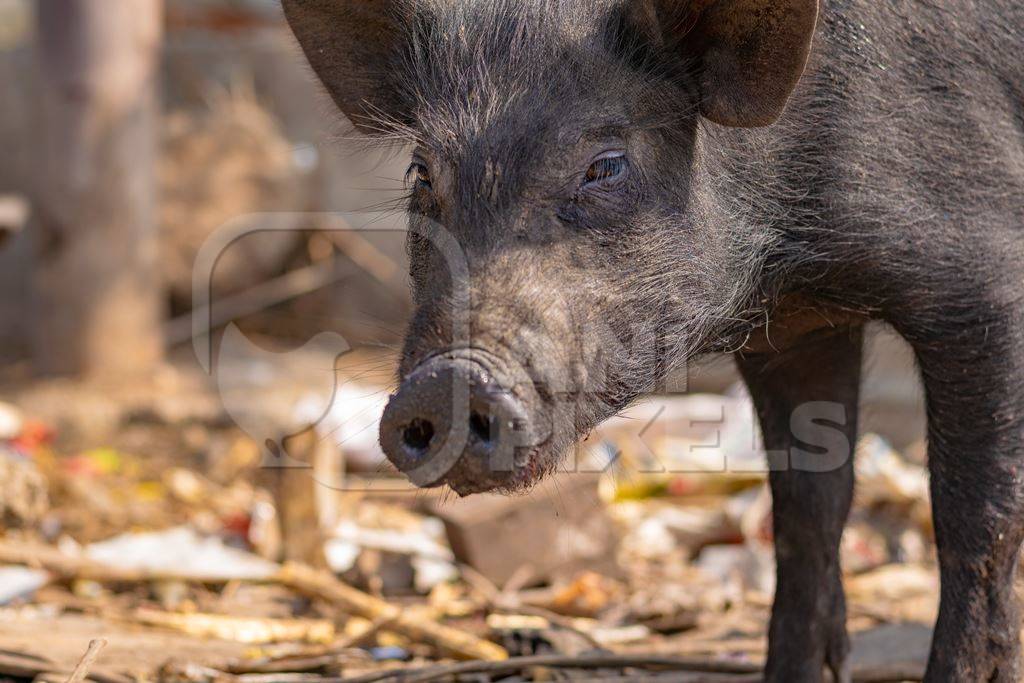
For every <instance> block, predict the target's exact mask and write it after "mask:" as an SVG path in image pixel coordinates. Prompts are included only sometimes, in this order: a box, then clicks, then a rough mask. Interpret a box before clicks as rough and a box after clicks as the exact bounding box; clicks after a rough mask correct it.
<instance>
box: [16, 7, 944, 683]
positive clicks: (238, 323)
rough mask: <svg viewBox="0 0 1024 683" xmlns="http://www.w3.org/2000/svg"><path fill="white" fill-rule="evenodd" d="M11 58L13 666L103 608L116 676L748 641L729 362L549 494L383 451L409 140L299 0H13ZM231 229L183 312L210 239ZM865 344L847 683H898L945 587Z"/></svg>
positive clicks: (749, 538) (734, 382)
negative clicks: (308, 41)
mask: <svg viewBox="0 0 1024 683" xmlns="http://www.w3.org/2000/svg"><path fill="white" fill-rule="evenodd" d="M0 88H2V89H3V106H2V107H0V149H2V150H4V154H3V163H0V522H2V525H3V526H2V529H3V531H4V533H5V536H4V538H3V540H2V541H0V605H2V606H3V607H0V650H3V651H4V652H10V653H11V654H10V655H7V654H2V655H0V677H4V676H6V677H11V678H13V679H16V680H22V679H24V680H32V679H33V678H35V677H37V676H39V677H42V679H45V678H46V677H47V676H56V677H57V678H59V675H58V674H59V673H60V672H63V671H65V670H67V669H69V668H70V667H73V666H74V664H75V662H77V661H78V658H79V657H80V656H81V654H82V653H83V652H84V651H85V649H86V646H87V644H88V642H89V641H90V640H92V639H94V638H96V637H99V636H102V637H104V638H105V639H106V640H107V641H108V645H107V648H106V650H105V654H103V655H102V658H101V659H99V660H97V661H98V662H99V663H98V664H97V665H96V666H98V667H99V669H97V670H101V671H102V676H105V677H106V678H105V679H104V680H110V679H111V678H118V677H121V678H118V680H151V679H153V680H155V679H161V680H163V679H165V678H166V679H167V680H171V679H174V680H181V679H182V678H184V679H187V680H215V679H217V676H218V675H228V674H230V675H233V676H247V675H262V674H266V673H267V672H268V671H278V672H281V671H287V672H290V673H292V674H294V673H297V672H303V675H306V676H309V677H311V678H310V680H317V678H316V677H317V676H328V675H335V676H336V675H339V674H340V675H349V674H351V675H359V674H364V673H366V672H374V671H380V670H387V669H389V668H392V667H410V666H418V665H422V664H426V663H432V662H437V661H442V660H446V659H448V658H452V657H455V658H493V657H496V656H498V655H496V654H495V653H496V651H495V650H494V649H493V648H495V647H496V648H498V650H499V651H500V652H498V654H499V655H500V654H501V653H505V654H512V655H523V654H537V653H547V654H565V655H567V656H568V655H576V654H579V653H580V652H581V651H584V650H586V651H590V650H595V649H601V650H608V651H614V652H619V653H631V652H671V653H675V654H680V653H684V654H690V655H692V656H695V657H704V658H708V661H710V662H718V661H723V660H724V661H728V662H732V663H735V666H734V667H733V668H734V669H735V671H734V672H733V673H735V674H737V675H743V674H744V667H747V668H748V669H749V671H753V670H755V669H756V667H757V666H758V664H759V663H760V659H761V658H762V657H763V654H764V628H765V619H766V617H767V607H768V605H769V604H770V597H771V592H772V590H773V573H772V558H771V528H770V527H771V524H770V517H769V511H770V505H769V503H770V500H769V497H768V495H767V489H766V486H765V483H764V481H765V476H764V473H763V472H760V471H759V470H760V469H761V466H760V465H759V463H760V457H761V456H760V452H759V446H758V437H757V430H756V427H755V426H754V420H753V412H752V409H751V407H750V405H749V401H748V399H747V397H746V394H745V391H744V390H743V388H742V386H741V385H740V384H739V383H738V377H737V374H736V372H735V369H734V367H733V364H732V361H731V360H730V359H728V358H711V359H705V360H702V361H701V362H700V363H696V364H694V365H693V366H692V367H690V368H687V369H686V370H685V371H684V372H682V373H681V374H680V377H678V378H676V381H674V382H671V383H670V384H671V385H672V386H686V387H687V389H688V392H687V393H686V394H685V395H673V396H655V397H650V398H648V399H645V400H644V401H643V402H641V404H640V405H638V406H637V407H635V408H634V409H631V410H630V411H629V412H627V413H626V414H625V415H623V416H622V417H620V418H616V419H615V420H612V421H611V422H609V423H608V424H607V425H605V426H604V427H603V428H602V429H600V430H598V432H596V433H595V434H594V435H592V436H591V437H590V438H589V439H588V441H587V442H586V443H585V444H584V445H583V446H582V447H581V448H580V451H579V453H577V454H576V457H574V458H571V465H570V466H569V467H568V469H571V470H573V471H574V473H564V474H560V475H558V476H557V477H555V478H554V479H553V480H551V481H549V482H548V483H546V484H544V485H542V486H540V487H539V488H538V490H536V491H534V492H532V493H531V494H529V495H527V496H523V497H520V498H514V499H506V498H500V497H497V496H477V497H473V498H470V499H466V500H452V499H451V497H450V496H445V495H444V494H443V492H442V493H422V492H420V493H416V492H412V491H410V490H409V489H408V487H407V486H406V485H405V483H404V482H403V480H402V479H401V478H399V477H396V476H394V475H393V474H392V473H391V472H390V469H389V467H387V466H386V465H385V463H384V461H383V456H382V454H381V453H380V451H379V449H378V448H377V446H376V420H377V418H378V417H379V412H380V410H381V409H382V407H383V402H384V401H385V400H386V398H387V394H388V390H389V388H390V387H391V386H392V382H393V373H394V369H393V367H394V358H395V353H396V351H397V349H398V347H399V345H400V343H401V339H402V332H403V327H404V324H405V320H406V318H407V316H408V315H409V313H410V310H411V309H410V302H409V295H408V291H407V277H406V264H405V246H404V244H405V241H404V234H403V232H402V230H401V228H402V226H403V225H404V222H405V218H404V215H403V213H402V210H401V209H402V206H401V200H402V196H403V192H404V186H403V176H404V174H405V169H406V167H407V165H408V151H407V150H403V149H378V148H373V147H371V146H369V145H367V144H366V142H365V141H364V140H361V139H360V138H359V137H358V135H356V134H355V133H353V132H352V131H351V129H350V127H349V126H348V125H347V123H346V122H345V121H344V119H343V118H342V117H341V116H340V114H338V113H337V112H336V111H335V110H334V109H333V106H332V105H331V104H330V102H329V99H328V98H327V97H326V96H325V95H324V94H323V93H322V92H321V89H320V88H319V86H318V85H317V84H316V83H315V82H314V81H313V79H312V76H311V72H310V70H309V69H308V67H307V66H306V64H305V63H304V61H303V59H302V58H301V54H300V52H299V50H298V48H297V46H296V44H295V42H294V40H293V38H292V36H291V34H290V32H289V30H288V28H287V26H286V25H285V24H284V21H283V18H282V15H281V11H280V7H279V4H278V2H277V0H163V1H162V2H161V1H160V0H0ZM353 216H358V217H359V218H358V223H359V224H358V225H353V220H354V219H353V218H352V217H353ZM239 225H242V226H244V227H245V229H246V231H247V232H248V233H251V234H246V236H244V237H242V238H241V239H238V240H236V241H232V242H231V243H230V244H229V245H227V246H226V247H225V248H224V249H222V250H220V249H218V250H217V256H218V258H217V261H216V267H215V269H214V270H213V274H212V277H211V278H209V279H208V280H203V281H208V283H209V287H210V299H211V301H212V304H211V306H210V308H209V309H208V310H207V309H203V310H202V311H200V313H201V314H200V315H194V313H195V311H193V307H194V306H195V305H196V303H195V302H196V301H197V299H196V294H197V292H196V288H195V285H194V281H193V279H194V271H195V269H196V259H197V256H198V255H199V254H200V250H201V249H202V247H203V245H204V244H206V243H208V240H210V239H211V237H214V236H216V235H218V234H220V235H223V234H224V233H223V230H225V226H227V229H230V228H231V227H232V226H234V227H236V228H237V227H238V226H239ZM351 227H359V228H362V229H360V230H355V231H353V230H349V229H347V228H351ZM219 231H220V232H219ZM214 238H215V237H214ZM200 270H201V269H200ZM197 325H198V327H196V326H197ZM197 333H198V334H199V337H201V338H206V337H207V335H208V336H209V338H210V339H212V345H211V347H210V348H211V355H209V356H206V359H212V361H213V363H212V365H208V364H207V362H206V360H204V354H203V353H199V354H198V355H197V352H196V347H195V346H194V343H193V342H194V337H195V336H196V334H197ZM201 348H205V347H201ZM865 370H866V375H865V380H864V391H863V399H862V400H863V404H864V406H863V416H862V420H861V422H862V429H861V431H862V433H863V434H864V436H863V438H862V439H861V442H860V444H859V445H858V465H857V466H858V477H859V493H858V498H857V508H856V510H855V512H854V514H853V517H852V520H851V526H850V528H849V530H848V532H847V534H846V537H845V539H844V547H843V556H844V557H843V560H844V568H845V570H846V571H847V572H848V579H849V582H848V590H850V593H851V601H852V605H853V607H852V609H851V615H852V627H853V629H854V630H855V631H857V632H858V638H859V640H858V641H857V642H858V643H860V645H859V646H858V649H857V652H858V656H859V657H860V659H858V660H857V666H858V667H860V669H858V671H861V672H862V673H863V672H867V673H863V675H862V676H861V678H860V679H858V680H875V679H871V678H870V677H869V675H870V673H871V672H872V671H876V672H877V671H878V670H880V669H879V667H883V668H884V667H885V666H888V667H890V668H892V667H897V668H898V667H904V668H903V669H902V670H904V671H907V672H908V673H907V676H906V677H907V678H908V679H910V680H912V679H913V676H914V675H915V673H914V672H916V671H917V670H918V669H916V668H914V667H918V668H922V667H923V662H924V657H925V655H926V648H927V644H928V635H929V634H928V631H927V626H923V625H922V624H928V623H930V620H931V617H932V615H933V614H934V609H935V600H936V599H937V582H936V579H935V574H934V570H933V567H932V562H933V560H932V554H933V550H932V541H931V526H930V521H929V513H928V509H927V500H926V495H927V494H926V492H927V480H926V476H925V473H924V469H923V461H924V445H923V434H924V429H923V425H924V422H923V410H922V408H921V400H920V390H919V387H918V384H917V380H916V377H915V371H914V367H913V360H912V356H911V355H910V353H909V351H908V350H907V349H906V347H905V346H904V345H903V344H902V342H900V341H899V340H898V339H896V338H895V336H894V335H893V334H892V333H891V332H888V331H887V330H885V329H876V330H873V331H872V337H871V343H870V348H869V350H868V353H867V354H866V358H865ZM579 470H583V471H585V473H579ZM282 561H291V562H297V563H300V564H299V565H295V566H301V567H303V568H309V567H313V568H315V569H316V570H318V571H320V572H321V574H317V576H316V577H314V578H317V577H318V578H319V579H322V581H321V583H320V584H317V585H314V586H312V587H311V586H310V585H309V583H310V581H309V579H310V577H309V576H305V575H302V574H301V572H300V576H299V578H296V577H295V576H294V575H289V576H283V575H282V574H281V572H282V569H281V567H282V565H281V564H279V563H280V562H282ZM289 566H292V565H289ZM325 576H326V577H327V578H324V577H325ZM324 581H328V586H329V587H331V586H333V587H334V588H337V586H338V585H341V586H342V587H343V588H344V589H346V590H352V591H358V595H355V597H353V594H350V593H339V592H338V591H337V590H335V591H334V592H333V593H332V592H331V590H327V589H324V586H323V585H322V584H323V582H324ZM329 581H334V582H336V583H335V584H331V583H329ZM314 583H316V582H315V581H314ZM339 596H340V597H339ZM346 596H347V597H346ZM364 597H365V600H364ZM897 598H898V599H897ZM395 609H398V610H400V611H401V612H402V613H403V614H404V613H408V614H410V615H413V616H410V617H409V618H408V619H407V620H405V621H403V620H401V619H398V620H396V617H395V616H394V614H393V613H392V611H391V610H395ZM406 622H409V623H406ZM424 624H427V626H424ZM438 625H442V626H446V627H451V628H453V629H458V631H457V633H460V634H464V635H465V637H466V638H467V639H468V640H467V641H465V642H463V641H460V640H458V638H456V641H458V642H453V640H452V638H453V636H452V634H451V633H448V632H446V631H443V630H442V631H438V630H437V628H435V627H436V626H438ZM289 629H290V630H289ZM42 634H48V635H50V636H53V635H54V634H57V636H59V637H57V638H56V641H57V644H55V645H54V647H52V648H47V650H48V651H46V652H42V651H40V648H39V645H38V641H39V638H40V637H41V635H42ZM254 634H255V635H254ZM253 643H259V644H260V645H261V646H262V647H263V648H264V649H262V650H259V651H257V652H255V654H254V651H253V650H252V649H251V647H250V646H251V645H252V644H253ZM270 643H276V645H274V646H271V645H269V644H270ZM467 643H468V645H467ZM247 648H249V649H247ZM274 648H276V649H274ZM489 648H490V649H489ZM5 657H7V658H8V659H5ZM168 662H172V663H173V665H170V664H168ZM268 662H269V663H268ZM186 664H193V665H195V666H198V667H200V668H198V669H197V668H195V667H193V668H192V669H188V667H186V666H185V665H186ZM200 665H201V666H200ZM637 666H639V664H638V665H637ZM268 667H269V668H268ZM274 667H276V668H274ZM612 668H614V667H612ZM186 669H188V670H186ZM55 672H56V673H55ZM563 673H565V675H569V676H570V677H571V676H572V673H571V672H563ZM725 673H728V672H725ZM619 674H621V672H619ZM619 674H616V673H615V672H614V671H611V672H610V673H609V674H608V675H609V676H612V675H619ZM481 675H484V674H481ZM516 675H518V676H520V677H519V678H517V679H516V680H533V678H531V677H528V676H527V674H525V673H523V672H522V671H520V672H517V673H516ZM621 675H625V674H621ZM723 675H724V674H723ZM530 676H533V674H530ZM175 677H177V678H175ZM101 678H102V677H101ZM748 679H749V677H748ZM61 680H63V679H61ZM97 680H100V679H99V678H98V679H97ZM217 680H219V679H217ZM473 680H492V679H490V678H476V679H473ZM493 680H499V677H495V678H493ZM537 680H541V679H539V678H538V679H537ZM545 680H546V679H545ZM623 680H628V676H627V678H624V679H623ZM680 680H681V679H680ZM694 680H696V679H694ZM700 680H706V679H700ZM716 680H718V679H716ZM721 680H730V679H728V678H723V679H721ZM737 680H739V679H737ZM878 680H882V679H878ZM885 680H899V679H893V678H888V679H885Z"/></svg>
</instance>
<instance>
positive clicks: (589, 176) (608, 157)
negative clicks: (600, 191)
mask: <svg viewBox="0 0 1024 683" xmlns="http://www.w3.org/2000/svg"><path fill="white" fill-rule="evenodd" d="M628 169H629V160H628V159H627V158H626V153H625V152H605V153H604V154H602V155H600V156H599V157H597V159H595V160H594V163H592V164H590V168H588V169H587V173H586V175H585V176H584V177H583V186H584V187H586V186H588V185H600V184H605V183H609V182H612V181H615V180H618V179H620V178H621V177H622V176H624V175H625V174H626V171H627V170H628Z"/></svg>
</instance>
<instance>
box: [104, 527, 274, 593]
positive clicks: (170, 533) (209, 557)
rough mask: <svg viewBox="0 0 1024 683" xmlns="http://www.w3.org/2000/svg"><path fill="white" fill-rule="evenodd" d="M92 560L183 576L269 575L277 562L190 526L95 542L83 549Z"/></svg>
mask: <svg viewBox="0 0 1024 683" xmlns="http://www.w3.org/2000/svg"><path fill="white" fill-rule="evenodd" d="M84 554H85V556H86V557H88V558H89V559H90V560H93V561H95V562H100V563H103V564H108V565H111V566H117V567H119V568H121V569H134V570H144V571H148V572H152V573H154V574H164V575H174V576H179V577H181V578H186V579H187V578H200V579H204V580H211V579H236V580H241V579H248V580H263V579H268V578H270V577H272V576H273V575H274V573H275V572H276V571H277V565H276V564H274V563H272V562H267V561H266V560H264V559H262V558H260V557H258V556H256V555H252V554H250V553H247V552H244V551H242V550H238V549H237V548H230V547H228V546H226V545H225V544H224V542H223V541H222V540H220V539H219V538H216V537H204V536H201V535H200V534H199V533H197V532H196V531H195V530H193V529H190V528H187V527H177V528H174V529H168V530H166V531H156V532H147V533H132V534H125V535H123V536H118V537H116V538H112V539H109V540H107V541H102V542H100V543H93V544H91V545H89V546H87V547H86V548H85V549H84Z"/></svg>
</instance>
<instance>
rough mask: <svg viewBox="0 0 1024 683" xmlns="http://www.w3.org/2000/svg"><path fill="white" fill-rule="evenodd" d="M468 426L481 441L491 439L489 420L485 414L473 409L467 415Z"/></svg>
mask: <svg viewBox="0 0 1024 683" xmlns="http://www.w3.org/2000/svg"><path fill="white" fill-rule="evenodd" d="M469 428H470V429H471V430H473V433H474V434H476V435H477V437H479V438H480V440H481V441H484V442H487V441H490V440H491V420H490V418H489V417H488V416H487V415H481V414H480V413H478V412H476V411H475V410H474V411H473V412H472V413H471V414H470V416H469Z"/></svg>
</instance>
